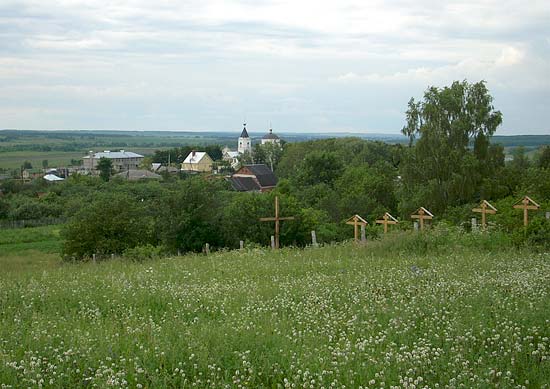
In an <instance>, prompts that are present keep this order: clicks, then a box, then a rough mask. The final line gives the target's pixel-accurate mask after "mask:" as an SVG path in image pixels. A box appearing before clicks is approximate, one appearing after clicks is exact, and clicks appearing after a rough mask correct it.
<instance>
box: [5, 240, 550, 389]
mask: <svg viewBox="0 0 550 389" xmlns="http://www.w3.org/2000/svg"><path fill="white" fill-rule="evenodd" d="M489 235H490V234H487V235H482V234H480V235H476V236H473V235H462V234H460V233H458V232H457V231H452V230H445V231H443V230H441V231H432V232H431V233H427V234H418V233H417V234H414V233H410V234H409V233H397V234H395V235H389V236H386V237H384V238H383V239H381V240H379V241H373V242H369V243H367V245H366V246H356V245H354V244H350V243H348V244H340V245H333V246H326V247H320V248H308V249H304V250H297V249H290V248H288V249H283V250H280V251H277V252H273V251H270V250H264V249H250V250H244V251H226V252H218V253H213V254H211V255H209V256H205V255H186V256H181V257H174V258H165V259H161V260H154V261H149V262H144V263H134V262H131V261H124V260H114V261H106V262H103V263H98V264H95V265H94V264H92V263H84V264H77V265H74V264H65V265H62V266H55V267H49V268H45V269H44V270H43V271H40V272H36V271H34V270H29V271H28V272H27V273H28V275H27V276H25V277H21V274H20V273H11V274H8V275H5V276H4V277H2V278H1V279H0V308H1V309H0V384H6V385H13V386H15V387H21V386H39V385H43V386H48V387H80V386H87V387H89V386H97V387H106V386H119V387H125V386H130V387H190V386H198V387H224V386H228V387H278V386H280V387H287V386H288V387H290V386H295V387H298V386H299V387H326V388H328V387H342V386H344V385H345V386H347V387H359V386H363V387H367V386H368V387H390V386H394V387H395V386H399V387H405V386H407V387H412V385H415V386H417V387H420V386H422V387H423V386H426V385H427V386H428V387H435V386H436V384H437V385H440V386H448V387H459V386H464V387H492V386H503V387H515V386H522V385H523V386H526V387H540V386H542V385H544V384H547V383H548V377H550V362H549V359H550V341H549V338H550V306H549V305H548V297H549V294H550V282H549V281H550V255H549V254H540V253H539V254H534V253H530V252H527V251H518V250H508V249H507V247H506V246H502V245H501V246H500V247H499V245H498V239H500V238H498V236H497V238H498V239H491V238H490V236H489ZM493 238H494V237H493ZM479 247H481V248H479ZM0 260H1V259H0Z"/></svg>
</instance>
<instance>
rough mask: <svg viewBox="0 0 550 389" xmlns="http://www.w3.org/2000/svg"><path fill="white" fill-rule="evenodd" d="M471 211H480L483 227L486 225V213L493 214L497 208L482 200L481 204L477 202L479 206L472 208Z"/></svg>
mask: <svg viewBox="0 0 550 389" xmlns="http://www.w3.org/2000/svg"><path fill="white" fill-rule="evenodd" d="M472 211H473V212H477V213H481V227H482V228H485V226H486V224H487V223H486V217H487V214H488V213H490V214H492V215H494V214H495V213H497V209H496V208H495V207H493V206H492V205H491V204H490V203H489V202H488V201H487V200H483V201H482V202H481V204H479V208H474V209H472Z"/></svg>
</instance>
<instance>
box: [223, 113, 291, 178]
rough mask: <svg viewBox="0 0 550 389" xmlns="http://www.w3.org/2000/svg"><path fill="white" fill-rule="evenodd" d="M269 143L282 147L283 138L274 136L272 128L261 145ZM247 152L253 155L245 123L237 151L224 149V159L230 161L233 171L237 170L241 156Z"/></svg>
mask: <svg viewBox="0 0 550 389" xmlns="http://www.w3.org/2000/svg"><path fill="white" fill-rule="evenodd" d="M268 143H272V144H276V145H281V138H279V137H278V136H277V135H276V134H274V133H273V129H271V128H270V129H269V132H268V133H267V134H265V135H264V136H263V137H262V138H261V140H260V144H261V145H262V146H263V145H266V144H268ZM246 152H248V153H250V154H252V138H251V137H250V135H248V131H247V130H246V123H244V124H243V130H242V131H241V135H240V136H239V140H238V142H237V151H233V150H231V149H230V148H229V147H227V146H226V147H224V148H223V150H222V153H223V159H224V160H226V161H229V162H230V164H231V167H232V168H233V169H236V168H238V166H239V156H240V155H242V154H244V153H246Z"/></svg>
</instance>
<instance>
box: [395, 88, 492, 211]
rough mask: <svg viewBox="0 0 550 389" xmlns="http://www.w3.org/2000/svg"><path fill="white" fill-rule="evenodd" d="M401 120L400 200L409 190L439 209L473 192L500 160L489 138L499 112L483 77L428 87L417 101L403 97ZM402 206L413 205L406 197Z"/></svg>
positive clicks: (470, 197) (471, 197)
mask: <svg viewBox="0 0 550 389" xmlns="http://www.w3.org/2000/svg"><path fill="white" fill-rule="evenodd" d="M406 119H407V123H406V125H405V127H404V128H403V130H402V132H403V134H405V135H407V136H408V137H409V140H410V143H409V145H410V149H409V150H408V152H407V153H406V157H405V159H404V161H403V162H404V165H403V166H402V176H403V184H404V192H403V195H404V197H405V199H409V200H410V199H412V198H411V196H412V195H413V193H414V194H415V196H416V198H415V199H414V200H415V201H416V202H422V203H423V205H426V206H430V207H432V208H433V209H434V210H442V209H444V208H446V207H447V206H449V205H458V204H461V203H464V202H467V201H472V200H474V199H475V197H476V196H477V197H479V188H480V185H481V183H482V181H483V179H484V178H485V177H487V176H490V175H492V174H494V172H495V169H496V168H498V167H499V166H495V165H500V164H501V163H502V162H501V159H500V158H499V155H496V154H498V153H499V152H500V151H499V149H498V148H495V147H491V146H490V142H489V140H490V137H491V136H492V135H493V134H494V132H495V131H496V129H497V127H498V126H499V125H500V124H501V123H502V114H501V113H500V111H497V110H495V109H494V107H493V98H492V96H491V95H490V94H489V91H488V89H487V87H486V85H485V82H484V81H480V82H477V83H474V84H470V83H468V82H467V81H462V82H459V81H455V82H453V84H452V85H451V86H449V87H444V88H437V87H430V88H428V90H426V92H425V93H424V97H423V99H422V100H421V101H415V100H414V98H413V99H411V100H410V101H409V104H408V109H407V112H406ZM415 141H416V142H415ZM413 145H414V146H413ZM419 197H420V198H419ZM403 205H404V206H403V208H404V209H403V210H406V211H409V210H410V208H412V207H415V206H417V205H413V204H412V202H410V201H404V202H403Z"/></svg>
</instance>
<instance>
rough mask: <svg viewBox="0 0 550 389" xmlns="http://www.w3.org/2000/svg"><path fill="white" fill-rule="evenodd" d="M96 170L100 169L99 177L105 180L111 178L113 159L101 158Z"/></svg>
mask: <svg viewBox="0 0 550 389" xmlns="http://www.w3.org/2000/svg"><path fill="white" fill-rule="evenodd" d="M96 170H99V177H101V179H102V180H103V181H109V178H110V177H111V175H112V174H113V161H112V160H111V158H103V157H101V158H99V162H98V163H97V166H96Z"/></svg>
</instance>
